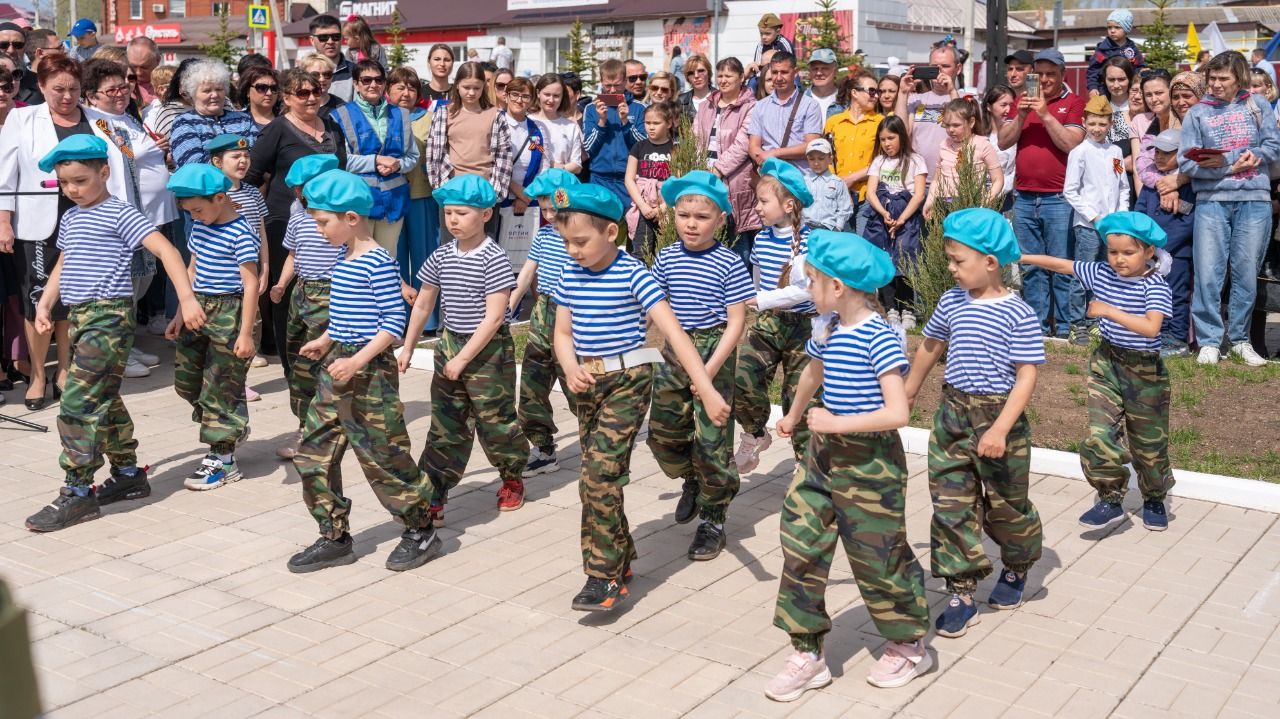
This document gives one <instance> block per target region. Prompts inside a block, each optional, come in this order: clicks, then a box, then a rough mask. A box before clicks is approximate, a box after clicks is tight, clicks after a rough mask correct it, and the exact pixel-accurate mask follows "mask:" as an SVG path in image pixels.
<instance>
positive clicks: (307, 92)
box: [289, 87, 324, 100]
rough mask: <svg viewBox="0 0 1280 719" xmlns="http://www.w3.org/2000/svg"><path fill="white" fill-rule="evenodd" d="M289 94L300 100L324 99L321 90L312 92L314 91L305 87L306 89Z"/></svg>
mask: <svg viewBox="0 0 1280 719" xmlns="http://www.w3.org/2000/svg"><path fill="white" fill-rule="evenodd" d="M289 94H290V95H293V96H294V97H296V98H298V99H299V100H310V99H311V98H313V97H314V98H316V99H320V98H322V97H324V95H323V93H321V92H320V91H319V90H312V89H310V88H305V87H304V88H300V89H297V90H294V91H293V92H291V93H289Z"/></svg>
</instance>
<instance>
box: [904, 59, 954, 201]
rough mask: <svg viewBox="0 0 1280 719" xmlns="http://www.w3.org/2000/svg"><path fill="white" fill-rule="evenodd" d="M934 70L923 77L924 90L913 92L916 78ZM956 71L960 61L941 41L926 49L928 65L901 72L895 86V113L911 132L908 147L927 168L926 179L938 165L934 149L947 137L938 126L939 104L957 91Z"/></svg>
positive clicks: (940, 109)
mask: <svg viewBox="0 0 1280 719" xmlns="http://www.w3.org/2000/svg"><path fill="white" fill-rule="evenodd" d="M934 72H936V73H937V75H936V76H935V77H933V78H931V79H928V81H927V86H926V87H927V88H928V92H916V82H917V81H921V80H924V77H917V76H916V74H915V73H919V74H920V75H921V76H927V75H929V74H931V73H934ZM959 74H960V62H959V58H958V57H957V56H956V48H955V46H954V45H943V46H942V47H937V48H934V49H933V52H931V53H929V65H927V66H925V67H913V68H912V69H911V70H909V71H907V72H906V73H905V74H904V75H903V76H902V84H901V85H900V86H899V87H898V101H897V109H896V110H895V113H896V114H897V115H898V117H901V118H902V119H903V121H904V122H906V123H907V130H909V131H910V132H911V149H912V150H914V151H916V152H917V153H919V154H920V157H922V158H924V164H925V167H926V168H928V170H929V181H930V182H932V181H933V171H934V170H935V169H937V167H938V150H939V148H941V147H942V143H944V142H946V140H947V131H946V130H944V129H943V128H942V108H944V107H946V105H947V103H948V102H951V101H952V100H953V99H955V98H956V97H959V92H958V91H957V89H956V76H957V75H959Z"/></svg>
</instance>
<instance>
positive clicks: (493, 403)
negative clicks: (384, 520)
mask: <svg viewBox="0 0 1280 719" xmlns="http://www.w3.org/2000/svg"><path fill="white" fill-rule="evenodd" d="M432 196H433V197H435V199H436V202H437V203H439V204H440V207H441V208H442V209H443V210H444V221H445V224H446V225H447V226H448V229H449V234H450V235H451V236H452V237H453V238H454V239H453V241H451V242H448V243H446V244H443V245H441V246H440V247H439V248H437V249H436V251H435V252H432V253H431V256H430V257H428V258H427V261H426V262H424V263H423V265H422V268H421V269H420V270H419V271H418V279H419V280H421V281H422V289H421V291H420V292H419V293H418V297H417V299H416V300H415V301H414V303H413V312H412V314H410V316H409V329H408V332H407V333H406V334H405V340H404V343H405V344H404V349H403V350H401V352H400V371H401V372H403V371H405V370H407V369H408V368H409V363H410V361H411V360H412V358H413V352H414V345H415V344H416V342H417V340H418V338H419V337H421V336H422V328H423V327H424V326H425V325H426V323H427V317H428V316H430V315H431V311H432V309H433V308H434V307H435V306H436V298H437V297H439V298H440V307H441V314H442V315H443V321H444V329H443V330H442V331H441V332H440V341H439V343H437V345H436V351H435V374H434V375H432V377H431V429H430V431H429V432H428V433H427V444H426V446H425V447H424V448H423V450H422V457H421V458H420V459H419V464H420V465H421V466H422V467H423V468H424V469H425V470H426V472H427V476H428V477H429V478H430V480H431V483H432V484H433V485H434V486H435V502H434V503H433V504H432V507H431V514H432V516H433V517H434V518H435V519H436V521H441V520H442V519H443V517H444V505H445V504H446V503H447V502H448V501H449V492H450V491H451V490H452V489H453V488H454V487H456V486H458V483H459V482H461V481H462V475H463V473H464V472H465V471H466V469H467V462H468V461H469V460H470V459H471V447H472V443H473V442H474V441H475V437H476V435H477V434H479V436H480V446H481V448H483V449H484V452H485V456H486V457H487V458H489V461H490V463H492V464H493V466H494V467H496V468H497V470H498V475H499V476H500V477H501V479H502V485H501V486H500V487H499V488H498V511H500V512H509V511H514V510H517V509H519V508H520V507H522V506H524V479H523V477H524V469H525V464H526V463H527V462H528V457H529V441H528V440H527V439H525V437H524V433H523V432H521V431H520V423H519V421H518V420H517V418H516V360H515V357H516V348H515V341H514V340H513V339H512V337H511V329H510V327H509V326H508V324H507V300H508V298H509V297H510V295H511V289H512V288H513V287H515V284H516V283H515V272H514V271H513V270H512V269H511V261H510V260H508V259H507V253H506V251H505V250H503V249H502V248H501V247H498V243H496V242H494V241H493V239H492V238H491V237H489V236H488V235H486V234H485V223H487V222H488V221H489V220H490V218H492V216H493V212H494V209H493V208H494V205H496V204H498V194H497V192H496V191H495V190H494V188H493V185H491V184H489V181H488V180H486V179H484V178H483V177H481V176H479V175H469V174H468V175H457V176H455V177H454V178H453V179H452V180H449V181H448V182H446V183H444V184H443V185H441V186H440V187H438V188H436V190H435V192H433V193H432Z"/></svg>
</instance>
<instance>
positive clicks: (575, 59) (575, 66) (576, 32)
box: [560, 18, 596, 86]
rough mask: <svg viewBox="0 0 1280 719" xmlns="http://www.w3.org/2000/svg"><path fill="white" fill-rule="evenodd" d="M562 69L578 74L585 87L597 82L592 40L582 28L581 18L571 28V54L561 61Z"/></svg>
mask: <svg viewBox="0 0 1280 719" xmlns="http://www.w3.org/2000/svg"><path fill="white" fill-rule="evenodd" d="M560 67H561V69H562V70H564V71H566V72H572V73H577V75H578V77H579V78H581V79H582V84H583V86H590V85H591V84H593V83H594V82H595V68H596V61H595V58H593V57H591V39H590V38H589V37H587V31H586V29H585V28H583V27H582V19H581V18H578V19H576V20H574V21H573V27H571V28H569V52H568V54H567V55H565V57H564V58H563V60H562V61H561V66H560Z"/></svg>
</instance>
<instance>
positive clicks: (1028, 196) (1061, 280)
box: [1013, 192, 1074, 335]
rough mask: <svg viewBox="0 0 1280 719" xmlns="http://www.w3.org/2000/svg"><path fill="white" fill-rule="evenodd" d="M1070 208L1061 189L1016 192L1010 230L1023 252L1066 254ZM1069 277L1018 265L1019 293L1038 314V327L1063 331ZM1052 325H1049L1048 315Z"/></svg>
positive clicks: (1065, 331) (1067, 313) (1068, 312)
mask: <svg viewBox="0 0 1280 719" xmlns="http://www.w3.org/2000/svg"><path fill="white" fill-rule="evenodd" d="M1073 213H1074V210H1072V209H1071V205H1068V204H1067V201H1066V200H1064V199H1062V194H1061V193H1055V192H1019V193H1018V199H1017V200H1014V203H1013V232H1014V234H1015V235H1017V237H1018V245H1019V246H1020V247H1021V248H1022V254H1024V255H1051V256H1053V257H1060V258H1063V259H1066V258H1068V257H1070V256H1071V255H1070V254H1069V250H1070V248H1069V246H1068V245H1069V244H1070V238H1071V218H1072V214H1073ZM1070 294H1071V277H1070V276H1069V275H1059V274H1055V273H1052V272H1048V271H1046V270H1042V269H1040V268H1039V267H1033V266H1031V265H1022V297H1023V299H1025V300H1026V301H1027V304H1029V305H1031V309H1033V310H1035V311H1036V316H1037V317H1039V318H1040V331H1041V332H1044V333H1045V334H1058V335H1065V334H1066V333H1067V329H1068V327H1069V325H1068V323H1067V318H1068V316H1069V315H1070V309H1069V308H1070V306H1071V297H1070ZM1050 315H1052V316H1053V320H1054V326H1053V327H1050V325H1049V317H1050Z"/></svg>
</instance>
